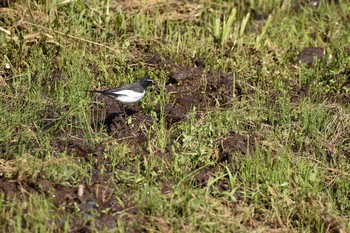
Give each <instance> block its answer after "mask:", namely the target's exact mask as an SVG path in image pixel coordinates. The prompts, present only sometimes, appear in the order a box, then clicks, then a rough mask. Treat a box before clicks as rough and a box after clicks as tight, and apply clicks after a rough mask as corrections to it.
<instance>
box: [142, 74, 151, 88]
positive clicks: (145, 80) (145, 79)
mask: <svg viewBox="0 0 350 233" xmlns="http://www.w3.org/2000/svg"><path fill="white" fill-rule="evenodd" d="M139 83H140V85H141V86H142V87H143V88H145V89H146V88H147V87H148V86H149V85H152V84H153V83H154V82H153V80H152V79H150V78H149V77H147V76H146V77H143V78H142V79H140V81H139Z"/></svg>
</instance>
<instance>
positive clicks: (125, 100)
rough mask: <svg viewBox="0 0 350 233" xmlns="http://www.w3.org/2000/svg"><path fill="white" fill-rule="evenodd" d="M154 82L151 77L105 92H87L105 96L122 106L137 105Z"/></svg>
mask: <svg viewBox="0 0 350 233" xmlns="http://www.w3.org/2000/svg"><path fill="white" fill-rule="evenodd" d="M153 83H154V82H153V80H152V79H150V78H149V77H147V76H146V77H143V78H141V79H140V80H139V81H138V82H136V83H132V84H129V85H125V86H121V87H117V88H113V89H108V90H104V91H99V90H86V91H87V92H92V93H99V94H102V95H105V96H107V97H109V98H111V99H113V100H115V101H117V102H120V103H122V104H129V103H136V102H138V101H139V100H141V99H142V98H143V97H144V96H145V94H146V90H147V87H148V86H150V85H152V84H153Z"/></svg>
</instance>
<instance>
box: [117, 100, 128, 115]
mask: <svg viewBox="0 0 350 233" xmlns="http://www.w3.org/2000/svg"><path fill="white" fill-rule="evenodd" d="M118 106H119V109H120V113H121V114H122V115H127V113H126V111H125V108H124V106H123V104H122V103H118Z"/></svg>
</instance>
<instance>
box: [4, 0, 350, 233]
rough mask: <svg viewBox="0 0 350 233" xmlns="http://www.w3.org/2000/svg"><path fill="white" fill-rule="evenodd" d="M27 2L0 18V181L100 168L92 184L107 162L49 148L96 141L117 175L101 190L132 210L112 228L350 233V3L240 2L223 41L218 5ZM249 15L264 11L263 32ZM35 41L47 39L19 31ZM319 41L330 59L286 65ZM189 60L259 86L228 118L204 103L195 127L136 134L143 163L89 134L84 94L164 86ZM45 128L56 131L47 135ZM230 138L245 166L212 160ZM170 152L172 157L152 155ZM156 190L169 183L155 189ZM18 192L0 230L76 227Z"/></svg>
mask: <svg viewBox="0 0 350 233" xmlns="http://www.w3.org/2000/svg"><path fill="white" fill-rule="evenodd" d="M29 2H30V1H18V2H17V3H16V4H14V5H12V6H11V7H10V8H9V9H6V10H4V11H2V13H1V18H0V19H1V21H0V22H3V23H2V24H1V26H2V27H3V28H5V29H7V30H9V31H10V32H11V35H8V36H7V37H6V36H5V33H0V36H1V50H0V55H1V60H2V61H1V68H0V78H1V80H0V82H1V86H0V88H1V105H0V111H1V113H2V114H1V115H0V149H1V151H3V153H2V155H1V159H2V160H1V172H2V176H3V177H6V179H8V180H14V181H17V182H18V183H20V184H26V183H34V184H35V183H36V182H37V181H38V180H42V179H45V180H49V181H50V182H52V183H53V184H54V185H55V186H54V187H58V186H72V187H77V186H78V185H79V184H81V183H83V184H86V185H89V184H91V183H92V180H91V179H92V178H91V174H90V173H89V172H88V171H90V169H91V168H92V167H95V166H98V170H99V172H100V175H101V176H102V175H103V174H104V171H106V170H108V169H110V168H109V167H108V166H109V164H107V163H106V164H103V163H102V164H98V165H96V164H95V163H94V160H93V157H92V156H91V159H85V160H84V159H79V158H76V157H74V156H71V155H68V154H67V153H65V152H59V151H57V150H56V148H55V147H54V146H53V143H52V142H53V141H56V140H57V139H60V140H65V139H67V138H73V139H74V138H79V140H83V141H85V142H86V143H89V144H91V145H98V144H99V143H106V145H107V146H106V148H105V151H104V158H105V159H108V160H109V161H110V162H111V164H112V166H113V173H114V174H115V175H114V176H112V177H111V180H110V182H111V183H112V184H114V186H115V189H114V190H113V191H112V194H111V195H115V196H117V197H119V196H123V195H124V194H125V192H127V195H126V196H127V197H126V199H127V203H132V204H131V206H132V207H133V208H135V209H136V211H134V212H129V211H127V209H126V208H125V209H124V210H121V212H120V213H113V214H115V218H118V226H117V227H116V226H115V227H114V228H113V229H114V230H117V229H118V231H120V232H123V231H136V230H140V229H146V230H149V231H161V232H163V231H184V232H190V231H199V232H211V231H217V232H227V231H238V232H239V231H241V232H246V231H261V232H268V231H276V232H281V231H288V232H290V231H305V232H324V231H329V230H330V229H340V230H343V231H350V225H349V223H348V222H349V221H348V212H349V210H350V201H349V195H350V187H349V186H350V178H349V177H350V176H349V172H350V171H349V168H350V165H349V152H350V145H349V138H350V133H349V132H350V121H349V117H350V113H349V107H348V104H347V101H346V100H347V95H348V92H349V84H348V82H349V80H348V79H349V77H347V76H349V67H350V60H349V54H347V52H346V50H347V49H348V48H347V47H346V45H348V44H349V42H350V38H349V30H350V28H349V27H350V26H349V25H350V22H349V21H350V20H349V15H350V5H349V4H348V3H346V1H339V2H340V3H338V4H337V5H335V4H332V3H326V2H325V1H324V2H322V3H321V5H320V6H319V7H317V8H316V7H313V6H311V5H305V7H304V8H298V7H296V6H294V5H292V4H286V3H285V4H283V5H281V4H279V3H272V2H273V1H262V2H263V3H261V4H258V3H255V4H251V5H250V6H249V4H244V3H241V4H236V6H235V8H236V9H237V13H236V17H235V19H233V25H234V27H233V29H232V31H231V32H230V34H229V35H231V36H230V37H228V38H226V37H225V36H222V33H221V32H222V31H228V28H225V27H220V28H219V27H218V25H219V26H223V25H224V23H223V22H224V21H225V22H227V20H228V18H229V15H230V12H231V10H230V7H229V5H230V4H228V3H225V4H221V5H215V4H209V3H207V2H206V1H204V2H202V3H200V4H197V3H181V4H180V3H176V2H175V3H172V4H170V3H165V2H166V1H164V3H163V4H158V5H157V4H155V3H154V2H153V1H150V2H149V4H148V5H147V6H146V5H143V4H141V3H139V2H138V1H134V2H131V3H128V4H127V3H115V2H114V1H109V4H110V5H109V12H108V11H107V9H108V6H106V5H105V4H103V3H100V1H86V2H85V1H78V2H72V3H68V4H66V5H59V4H55V3H46V4H38V3H29ZM105 2H108V1H105ZM242 2H243V1H242ZM252 2H253V1H252ZM254 2H259V1H254ZM270 2H271V3H270ZM276 2H278V1H276ZM286 2H288V1H286ZM248 12H251V14H250V18H249V20H248V22H247V25H244V23H242V22H243V19H244V17H246V16H247V13H248ZM253 12H263V13H268V14H269V15H270V16H271V17H272V18H271V22H270V24H266V22H267V17H262V18H263V19H259V20H258V18H259V17H258V16H257V15H256V14H254V13H253ZM107 14H109V15H107ZM224 16H225V17H224ZM264 25H267V26H266V27H265V28H264ZM37 32H42V33H46V34H48V35H50V36H52V39H51V37H46V36H45V35H43V34H41V35H39V37H38V38H36V41H33V42H31V41H30V39H31V38H28V37H26V35H32V34H33V33H37ZM109 32H112V33H113V34H112V35H110V34H109ZM217 32H219V33H217ZM228 32H229V31H228ZM215 33H217V37H215V36H213V34H215ZM67 35H68V36H67ZM15 37H17V38H15ZM317 46H320V47H326V48H327V54H333V58H334V59H332V60H328V61H327V62H326V63H325V64H324V63H322V62H319V63H317V64H315V65H314V66H313V67H311V68H308V67H305V66H299V65H295V64H294V63H293V61H294V60H295V59H296V58H297V55H298V54H299V53H300V51H302V49H303V48H305V47H317ZM153 54H159V55H160V56H161V58H163V59H164V58H169V57H170V58H171V59H172V61H173V62H174V64H173V67H169V68H168V69H155V68H153V67H151V66H148V65H147V64H146V63H145V62H144V60H143V59H144V58H145V57H147V56H151V55H153ZM194 58H200V59H201V60H203V61H204V62H205V64H206V65H207V66H206V67H207V68H206V69H208V70H209V69H211V68H214V69H216V70H221V71H223V72H226V73H228V72H233V73H234V74H235V77H237V79H238V80H240V81H241V82H242V83H244V84H246V86H249V87H251V88H253V89H254V92H252V93H250V94H246V96H243V97H242V98H240V99H233V104H232V107H230V108H228V109H224V108H222V107H221V106H217V108H209V109H201V110H200V111H203V114H202V117H201V118H191V117H190V118H189V119H188V121H186V122H182V123H181V124H178V125H174V126H172V127H171V128H170V129H166V128H165V127H164V125H163V124H162V123H161V122H162V121H161V120H160V121H159V122H160V123H157V124H154V125H152V127H151V128H150V129H148V130H149V132H146V133H147V134H148V135H149V143H148V148H147V154H146V155H145V154H144V153H142V152H141V151H140V150H136V152H135V150H133V149H132V147H131V146H130V145H128V144H127V143H120V142H119V141H116V140H115V139H114V138H113V136H111V135H108V134H107V133H106V132H104V131H103V130H97V131H96V130H93V129H92V128H91V122H92V121H94V116H93V115H91V112H90V111H89V109H90V108H91V104H92V100H91V98H90V96H89V95H87V94H86V93H84V92H82V91H81V90H84V89H91V88H102V87H111V86H118V85H120V84H123V83H128V82H131V81H133V80H135V79H138V78H139V77H140V76H142V75H144V74H146V73H150V74H151V76H152V77H153V78H154V79H155V80H156V81H157V82H158V83H159V84H160V86H162V85H164V84H165V79H166V78H167V77H169V75H168V73H169V72H171V71H172V69H175V67H176V66H188V67H191V66H193V59H194ZM6 66H9V67H7V68H6ZM346 70H347V72H348V73H347V75H337V74H342V73H341V72H344V71H346ZM167 101H168V100H167V98H166V97H164V95H163V93H161V94H160V96H159V95H158V96H157V95H156V93H150V94H149V95H148V96H147V97H146V99H145V101H144V102H143V109H144V110H145V111H148V113H149V114H150V115H151V116H152V117H153V118H155V115H154V114H153V113H152V112H153V107H154V106H155V105H156V104H160V105H161V106H162V105H164V104H165V103H167ZM193 111H194V112H195V111H197V110H195V109H194V110H193ZM48 118H49V119H50V123H51V124H52V127H50V128H49V129H47V130H46V129H45V127H44V126H45V125H46V124H47V122H46V121H45V119H48ZM229 131H235V132H239V133H240V134H242V135H255V136H256V138H257V139H258V141H257V143H255V147H256V148H254V150H253V152H252V153H250V154H249V156H242V155H240V154H238V153H237V154H235V155H234V156H233V157H232V159H231V160H230V161H224V162H220V161H218V158H217V154H218V150H219V149H218V145H217V140H218V139H220V138H224V137H226V135H227V133H228V132H229ZM174 138H176V139H177V140H175V141H174V140H172V139H174ZM199 139H200V140H199ZM169 143H171V144H172V145H171V146H172V152H173V153H172V154H173V158H172V159H171V160H170V161H169V160H165V159H164V158H163V157H161V156H158V154H157V153H156V152H157V151H161V152H162V151H165V148H166V147H167V146H168V145H169ZM86 157H88V155H86ZM233 158H234V159H233ZM141 164H142V167H141ZM118 166H122V167H123V169H120V170H119V169H118ZM209 167H210V168H212V167H215V169H214V170H213V171H212V173H213V174H212V176H211V178H210V180H209V181H208V182H207V183H206V184H205V185H204V186H203V187H197V186H196V182H195V180H196V179H195V177H196V176H197V175H198V174H200V173H201V172H202V171H203V169H204V170H205V169H207V168H209ZM130 171H133V172H130ZM223 181H224V182H226V183H225V184H226V187H227V188H226V190H225V191H222V190H221V189H220V188H221V185H222V182H223ZM164 184H169V185H168V187H167V188H165V189H166V190H165V191H164ZM54 190H55V189H54V188H53V191H52V192H53V193H54V192H55V191H54ZM23 195H24V194H23ZM25 196H26V197H25V198H24V196H23V197H21V195H19V196H17V198H15V199H11V200H10V199H8V198H7V197H5V196H4V195H1V199H2V201H1V202H0V220H1V223H2V224H1V225H2V227H1V228H3V229H6V230H12V231H16V232H20V231H21V229H22V230H23V229H25V231H28V232H34V231H38V232H45V231H62V230H65V231H68V230H69V229H71V230H72V228H73V226H74V224H75V223H73V222H79V220H77V218H78V217H77V216H81V215H79V209H76V212H73V213H68V212H67V211H65V209H64V207H62V206H57V205H55V200H54V199H55V198H54V197H53V196H49V195H47V194H44V193H43V194H40V193H36V194H30V195H29V196H28V195H25ZM120 202H121V203H122V202H123V200H120ZM128 208H131V207H128ZM108 211H110V210H108V209H107V210H105V212H106V213H108ZM100 214H101V213H94V214H91V215H89V221H90V223H91V225H90V228H91V229H95V228H98V227H99V226H98V223H97V222H96V221H95V218H94V216H97V215H100ZM82 218H83V217H82ZM67 219H71V221H66V220H67ZM62 221H63V223H62ZM86 221H87V219H82V220H81V222H86ZM48 222H49V223H51V224H48ZM60 223H61V224H60ZM82 225H84V223H82ZM113 229H109V230H113ZM106 231H108V230H107V229H106Z"/></svg>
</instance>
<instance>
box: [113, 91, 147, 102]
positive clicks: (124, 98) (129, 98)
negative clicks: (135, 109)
mask: <svg viewBox="0 0 350 233" xmlns="http://www.w3.org/2000/svg"><path fill="white" fill-rule="evenodd" d="M115 93H116V94H118V95H120V96H117V97H115V99H116V100H117V101H119V102H121V103H135V102H137V101H139V100H141V99H142V98H143V97H144V96H145V91H144V92H142V93H140V92H135V91H130V90H123V91H118V92H115Z"/></svg>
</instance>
